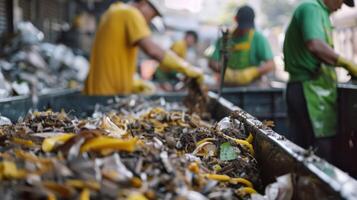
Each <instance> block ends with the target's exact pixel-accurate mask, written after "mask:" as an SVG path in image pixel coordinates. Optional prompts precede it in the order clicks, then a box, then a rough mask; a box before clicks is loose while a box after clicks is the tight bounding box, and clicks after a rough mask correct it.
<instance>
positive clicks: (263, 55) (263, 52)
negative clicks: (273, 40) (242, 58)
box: [257, 33, 274, 63]
mask: <svg viewBox="0 0 357 200" xmlns="http://www.w3.org/2000/svg"><path fill="white" fill-rule="evenodd" d="M258 36H259V37H258V40H257V57H258V61H259V63H261V62H265V61H268V60H272V59H273V58H274V56H273V52H272V50H271V47H270V44H269V42H268V40H267V39H266V38H265V37H264V36H263V35H261V34H260V33H258Z"/></svg>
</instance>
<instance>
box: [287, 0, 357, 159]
mask: <svg viewBox="0 0 357 200" xmlns="http://www.w3.org/2000/svg"><path fill="white" fill-rule="evenodd" d="M343 3H345V4H347V5H348V6H351V7H353V6H354V1H353V0H344V1H343V0H308V1H304V2H303V3H301V4H300V5H299V6H298V7H297V8H296V10H295V11H294V14H293V16H292V20H291V22H290V25H289V27H288V29H287V32H286V38H285V41H284V59H285V70H286V71H287V72H288V73H289V74H290V80H289V83H288V86H287V92H286V98H287V106H288V115H289V130H290V134H291V135H292V136H293V141H294V142H295V143H296V144H298V145H300V146H301V147H303V148H308V147H310V146H313V147H315V148H317V149H318V150H317V154H318V155H320V156H321V157H323V158H325V159H327V160H331V158H332V156H331V147H332V146H331V138H333V136H334V135H335V134H336V125H337V117H336V112H337V111H336V110H337V102H336V101H337V89H336V85H337V79H336V72H335V68H334V67H335V66H341V67H344V68H345V69H347V70H348V71H349V72H350V74H351V75H352V76H357V65H356V64H354V63H352V62H350V61H348V60H347V59H345V58H344V57H342V56H341V55H338V54H337V53H336V52H335V51H334V49H333V40H332V25H331V21H330V15H331V14H332V13H333V12H335V11H337V10H338V9H340V8H341V6H342V4H343Z"/></svg>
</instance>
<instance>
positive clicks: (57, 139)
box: [42, 133, 75, 152]
mask: <svg viewBox="0 0 357 200" xmlns="http://www.w3.org/2000/svg"><path fill="white" fill-rule="evenodd" d="M74 136H75V134H73V133H68V134H61V135H58V136H54V137H51V138H46V139H45V140H44V141H43V143H42V150H43V151H44V152H51V151H52V150H53V149H54V148H55V147H56V146H57V145H61V144H64V143H65V142H67V141H68V140H70V139H71V138H73V137H74Z"/></svg>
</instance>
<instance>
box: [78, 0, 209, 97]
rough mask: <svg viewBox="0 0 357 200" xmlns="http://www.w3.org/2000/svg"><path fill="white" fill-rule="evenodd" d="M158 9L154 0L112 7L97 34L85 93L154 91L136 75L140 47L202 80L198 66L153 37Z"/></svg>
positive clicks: (136, 0)
mask: <svg viewBox="0 0 357 200" xmlns="http://www.w3.org/2000/svg"><path fill="white" fill-rule="evenodd" d="M159 9H160V8H159V5H158V3H157V1H155V0H133V1H130V2H129V3H127V4H126V3H122V2H117V3H114V4H112V5H111V6H110V7H109V9H108V10H107V11H106V12H105V13H104V15H103V16H102V18H101V21H100V24H99V27H98V30H97V33H96V36H95V40H94V44H93V48H92V53H91V59H90V71H89V75H88V78H87V81H86V84H85V88H84V93H85V94H87V95H99V96H107V95H118V94H122V95H125V94H130V93H138V92H147V91H152V87H151V86H150V84H147V83H146V82H144V81H143V80H141V79H134V74H135V72H136V59H137V50H138V47H139V48H140V49H142V50H143V51H144V52H145V53H146V54H148V55H149V56H150V57H152V58H153V59H155V60H157V61H158V62H159V63H160V67H161V68H163V69H165V70H175V71H177V72H180V73H183V74H184V75H186V76H187V77H190V78H193V79H196V80H198V82H202V81H203V75H202V72H201V71H200V70H199V69H198V68H196V67H193V66H191V65H190V64H189V63H187V62H185V61H184V60H183V59H181V58H179V57H178V56H177V55H175V54H174V53H172V52H171V51H166V52H165V51H164V50H162V48H160V47H159V46H158V45H157V44H155V43H154V42H153V41H152V39H151V38H150V30H149V26H148V24H149V23H150V21H151V20H152V19H153V18H154V17H156V16H161V12H160V11H159Z"/></svg>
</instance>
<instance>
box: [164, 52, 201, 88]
mask: <svg viewBox="0 0 357 200" xmlns="http://www.w3.org/2000/svg"><path fill="white" fill-rule="evenodd" d="M160 68H161V69H163V70H164V71H167V70H170V71H172V70H173V71H177V72H180V73H182V74H184V75H186V76H187V77H189V78H193V79H196V80H197V81H198V83H200V84H201V83H203V73H202V71H201V70H200V69H199V68H197V67H193V66H191V65H190V64H189V63H188V62H186V61H184V60H183V59H181V58H180V57H178V56H177V55H175V54H174V53H172V52H171V51H168V52H166V53H165V55H164V59H163V60H162V61H161V63H160Z"/></svg>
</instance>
